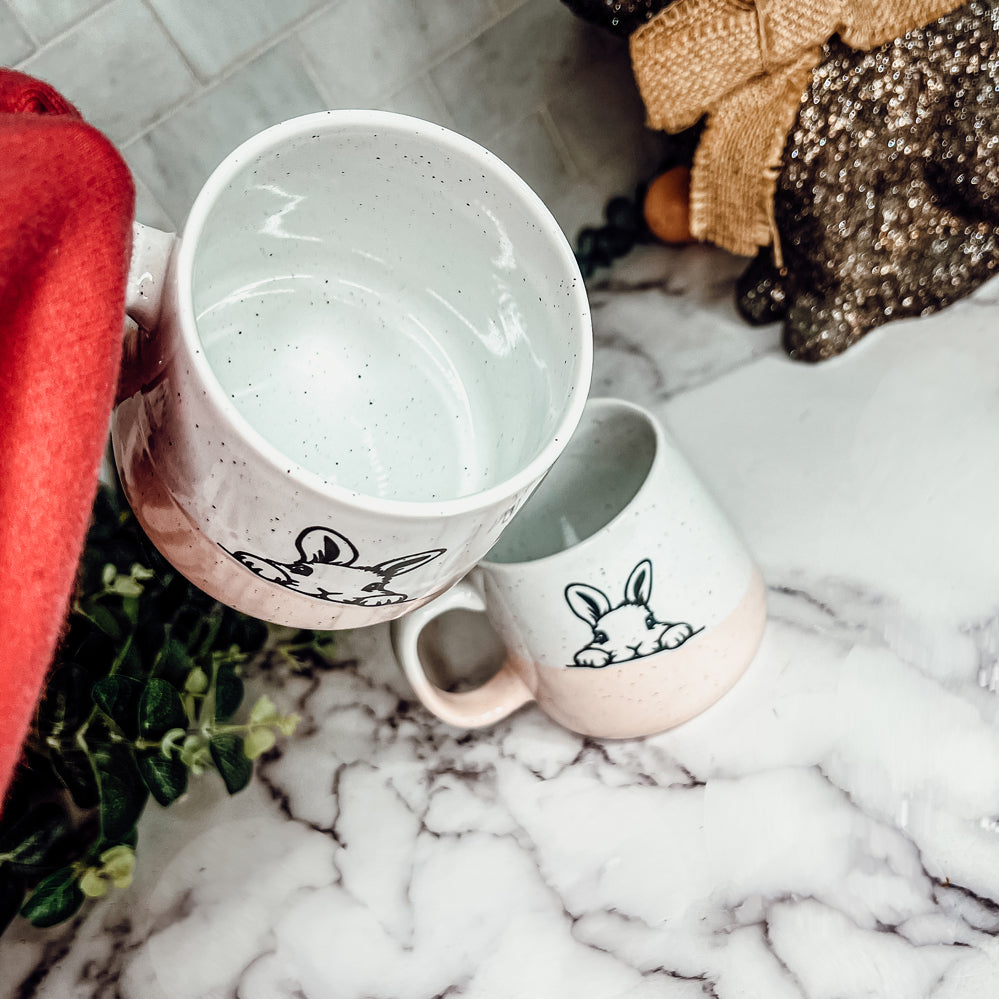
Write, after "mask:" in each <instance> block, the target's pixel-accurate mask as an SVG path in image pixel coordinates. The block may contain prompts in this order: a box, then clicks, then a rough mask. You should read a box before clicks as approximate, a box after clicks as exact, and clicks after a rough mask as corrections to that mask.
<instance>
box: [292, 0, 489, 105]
mask: <svg viewBox="0 0 999 999" xmlns="http://www.w3.org/2000/svg"><path fill="white" fill-rule="evenodd" d="M495 18H496V13H495V9H494V8H493V6H492V3H491V0H363V2H358V0H350V2H341V3H339V4H336V5H335V6H334V7H333V8H332V9H331V10H330V11H329V12H328V13H326V14H324V15H323V16H322V17H320V18H318V19H317V20H316V21H314V22H312V23H310V24H309V26H308V28H307V29H306V30H304V31H302V33H301V36H300V37H301V40H302V45H303V46H304V47H305V50H306V52H307V55H308V59H309V62H310V65H311V66H312V68H313V72H314V73H315V75H316V78H317V80H318V81H319V84H320V86H321V87H322V88H323V92H324V93H325V94H326V95H327V97H328V99H329V100H330V101H331V102H333V103H335V104H337V105H338V106H348V105H350V106H354V107H371V106H373V105H374V104H376V103H377V102H378V100H379V99H380V98H384V97H386V96H388V95H389V94H394V93H397V92H398V91H399V88H400V87H402V86H403V85H404V84H405V83H406V82H407V81H409V80H412V79H414V78H416V77H418V76H420V75H421V74H422V73H424V72H425V71H426V70H427V69H429V68H430V67H431V66H432V65H433V64H434V63H435V62H436V61H437V60H438V59H440V58H441V57H442V56H443V55H445V54H446V53H447V52H449V51H451V50H452V49H454V48H456V47H458V46H460V45H462V44H464V43H466V42H469V41H471V39H472V38H474V37H475V35H476V34H477V33H478V32H479V31H481V30H482V27H483V25H485V24H488V23H490V22H491V21H492V20H495Z"/></svg>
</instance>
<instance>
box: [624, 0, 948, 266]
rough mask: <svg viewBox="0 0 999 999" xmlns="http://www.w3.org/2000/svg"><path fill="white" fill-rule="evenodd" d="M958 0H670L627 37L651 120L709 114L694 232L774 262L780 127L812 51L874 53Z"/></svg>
mask: <svg viewBox="0 0 999 999" xmlns="http://www.w3.org/2000/svg"><path fill="white" fill-rule="evenodd" d="M965 2H966V0H755V2H754V0H677V2H676V3H674V4H672V5H671V6H669V7H667V8H666V9H665V10H663V11H662V12H661V13H659V14H658V15H657V16H656V17H654V18H653V19H652V20H651V21H649V22H647V23H646V24H645V25H643V26H642V27H641V28H639V29H638V30H637V31H635V32H634V33H633V34H632V36H631V59H632V65H633V68H634V71H635V78H636V80H637V82H638V86H639V89H640V91H641V94H642V98H643V100H644V101H645V107H646V110H647V112H648V119H649V124H650V125H651V126H652V127H653V128H659V129H663V130H665V131H667V132H677V131H680V130H682V129H684V128H688V127H689V126H690V125H693V124H694V123H695V122H697V121H699V120H700V119H701V118H702V117H703V116H705V115H707V122H706V126H705V130H704V133H703V135H702V138H701V141H700V144H699V145H698V148H697V152H696V154H695V158H694V165H693V170H692V171H691V188H690V229H691V232H692V233H693V235H694V237H695V238H697V239H701V240H707V241H709V242H712V243H715V244H717V245H718V246H722V247H724V248H725V249H727V250H731V251H732V252H733V253H738V254H743V255H747V256H748V255H751V254H753V253H755V252H756V251H757V249H758V248H759V247H761V246H767V245H768V244H770V243H773V245H774V252H775V256H776V258H777V261H778V263H780V243H779V240H778V238H777V232H776V228H775V225H774V217H773V199H774V192H775V189H776V184H777V174H778V171H779V170H780V164H781V157H782V155H783V151H784V144H785V142H786V140H787V134H788V132H789V131H790V129H791V127H792V125H793V124H794V121H795V117H796V116H797V113H798V107H799V104H800V102H801V98H802V94H803V93H804V90H805V88H806V87H807V85H808V81H809V78H810V76H811V73H812V70H813V69H814V68H815V67H816V66H817V65H818V64H819V61H820V60H821V58H822V46H823V45H824V44H825V42H827V41H828V40H829V39H830V38H831V37H832V36H833V35H834V34H839V36H840V38H841V39H842V40H843V41H844V42H845V43H846V44H847V45H850V46H851V47H852V48H855V49H864V50H867V49H872V48H875V47H876V46H878V45H883V44H884V43H885V42H887V41H890V40H891V39H893V38H898V37H901V36H902V35H904V34H905V33H906V32H908V31H911V30H913V29H914V28H918V27H921V26H923V25H926V24H929V23H931V22H932V21H935V20H936V19H937V18H939V17H942V16H943V15H944V14H948V13H950V12H951V11H953V10H956V9H957V8H958V7H960V6H962V5H963V3H965Z"/></svg>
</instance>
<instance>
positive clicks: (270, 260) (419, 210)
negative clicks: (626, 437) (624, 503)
mask: <svg viewBox="0 0 999 999" xmlns="http://www.w3.org/2000/svg"><path fill="white" fill-rule="evenodd" d="M135 245H136V252H135V254H134V259H133V281H132V284H133V288H132V297H131V301H130V302H129V306H128V307H129V312H130V315H132V317H133V318H134V319H135V321H136V322H137V323H138V325H139V326H140V327H141V328H142V329H143V330H144V331H145V332H140V333H139V334H137V335H132V336H131V337H130V338H128V340H127V341H126V348H127V349H126V362H125V366H124V375H123V379H122V391H121V392H120V399H119V402H118V405H117V407H116V409H115V412H114V415H113V418H112V438H113V442H114V454H115V460H116V464H117V466H118V470H119V473H120V476H121V480H122V483H123V486H124V489H125V492H126V495H127V497H128V500H129V502H130V503H131V505H132V507H133V509H134V510H135V513H136V516H137V518H138V520H139V523H140V524H141V526H142V528H143V529H144V530H145V532H146V534H147V535H148V536H149V537H150V539H151V540H152V541H153V543H154V544H155V545H156V547H157V548H158V549H159V550H160V552H161V553H162V554H163V555H164V556H165V557H166V558H167V559H168V560H169V561H170V562H171V563H172V564H173V565H174V566H175V567H176V568H177V569H179V570H180V571H181V572H182V573H183V574H184V575H185V576H187V577H188V578H189V579H190V580H191V581H192V582H193V583H195V584H196V585H197V586H199V587H201V588H202V589H203V590H205V591H207V592H208V593H209V594H211V595H212V596H213V597H215V598H216V599H218V600H220V601H222V602H223V603H226V604H228V605H230V606H232V607H235V608H236V609H238V610H240V611H243V612H244V613H247V614H251V615H253V616H255V617H258V618H263V619H264V620H268V621H273V622H276V623H279V624H285V625H291V626H294V627H301V628H318V629H328V628H354V627H361V626H364V625H370V624H375V623H378V622H381V621H387V620H390V619H391V618H394V617H398V616H399V615H400V614H404V613H406V612H407V611H408V610H410V609H411V608H413V607H415V606H418V605H419V604H420V603H421V602H424V601H426V600H428V599H430V598H432V597H434V596H436V595H437V594H439V593H441V592H443V591H444V590H446V589H447V588H448V587H450V586H451V585H452V584H453V583H454V582H455V581H457V580H458V579H460V578H461V577H462V576H464V575H465V574H466V573H467V572H468V570H469V569H470V568H471V567H472V566H473V565H475V563H476V562H478V561H479V559H481V558H482V556H483V555H484V554H485V552H486V551H488V550H489V548H490V547H491V546H492V545H493V544H494V542H495V541H496V540H497V538H498V537H499V535H500V533H501V531H502V529H503V527H504V526H505V524H506V523H507V522H508V521H509V519H510V517H511V516H513V513H514V512H515V511H516V510H517V509H518V508H519V507H520V505H521V504H522V503H523V502H524V500H525V499H526V497H527V496H528V495H529V494H530V492H531V490H532V489H533V488H534V487H535V486H536V485H537V483H538V482H539V480H540V479H541V478H542V477H543V476H544V474H545V472H547V470H548V469H549V467H550V466H551V464H552V462H554V460H555V459H556V457H557V456H558V455H559V454H560V453H561V451H562V449H563V448H564V447H565V444H566V442H567V441H568V439H569V437H570V436H571V434H572V431H573V429H574V427H575V426H576V423H577V421H578V420H579V416H580V414H581V412H582V409H583V404H584V402H585V399H586V393H587V390H588V387H589V380H590V370H591V364H592V344H591V331H590V318H589V306H588V303H587V298H586V292H585V289H584V287H583V281H582V278H581V276H580V274H579V269H578V267H577V265H576V261H575V258H574V256H573V254H572V250H571V248H570V246H569V245H568V243H567V241H566V239H565V237H564V235H563V234H562V232H561V230H560V229H559V227H558V225H557V223H556V222H555V220H554V219H553V218H552V216H551V214H550V213H549V212H548V210H547V209H546V208H545V206H544V205H543V204H542V203H541V201H540V200H539V199H538V198H537V196H536V195H535V194H534V193H533V192H532V191H531V190H530V188H529V187H528V186H527V185H526V184H525V183H524V182H523V181H522V180H521V179H520V178H519V177H518V176H517V175H516V174H515V173H514V172H513V171H512V170H510V169H509V167H507V166H505V165H504V164H503V163H502V162H500V160H498V159H497V158H496V157H495V156H493V155H492V154H491V153H489V152H488V151H487V150H485V149H483V148H482V147H480V146H478V145H476V144H475V143H473V142H471V141H470V140H468V139H465V138H463V137H461V136H459V135H456V134H454V133H453V132H449V131H448V130H446V129H444V128H441V127H440V126H438V125H433V124H430V123H428V122H424V121H419V120H417V119H414V118H408V117H404V116H401V115H395V114H387V113H383V112H375V111H330V112H322V113H319V114H313V115H306V116H305V117H302V118H296V119H292V120H290V121H286V122H283V123H281V124H279V125H275V126H274V127H273V128H270V129H267V130H266V131H264V132H262V133H260V134H259V135H257V136H254V137H253V138H252V139H250V140H249V141H247V142H246V143H244V144H243V145H242V146H240V147H239V148H238V149H237V150H235V151H234V152H233V153H232V154H230V155H229V156H228V157H227V158H226V159H225V161H224V162H223V163H222V164H221V165H220V166H219V167H218V168H217V169H216V171H215V172H214V173H213V174H212V176H211V177H210V178H209V179H208V181H207V183H206V184H205V186H204V188H203V189H202V191H201V193H200V194H199V195H198V197H197V199H196V201H195V203H194V206H193V208H192V209H191V212H190V216H189V218H188V221H187V224H186V226H185V229H184V232H183V235H182V236H181V238H180V239H179V240H178V239H176V238H175V237H173V236H171V235H168V234H164V233H158V232H156V231H155V230H149V229H145V228H143V227H139V229H138V231H137V235H136V241H135Z"/></svg>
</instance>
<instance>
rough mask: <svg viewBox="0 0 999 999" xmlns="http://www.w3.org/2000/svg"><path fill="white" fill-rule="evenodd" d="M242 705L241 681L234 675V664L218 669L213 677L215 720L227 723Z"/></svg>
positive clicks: (226, 664) (227, 664)
mask: <svg viewBox="0 0 999 999" xmlns="http://www.w3.org/2000/svg"><path fill="white" fill-rule="evenodd" d="M242 703H243V681H242V680H241V679H240V678H239V677H238V676H237V675H236V667H235V664H234V663H225V664H223V665H222V666H220V667H219V668H218V672H217V673H216V677H215V720H216V721H228V720H229V719H230V718H231V717H232V716H233V715H234V714H235V713H236V711H237V710H238V709H239V706H240V704H242Z"/></svg>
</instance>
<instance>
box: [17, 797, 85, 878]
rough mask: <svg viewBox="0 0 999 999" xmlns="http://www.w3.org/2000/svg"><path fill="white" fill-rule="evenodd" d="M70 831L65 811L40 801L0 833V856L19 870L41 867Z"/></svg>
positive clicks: (51, 803)
mask: <svg viewBox="0 0 999 999" xmlns="http://www.w3.org/2000/svg"><path fill="white" fill-rule="evenodd" d="M70 831H71V826H70V824H69V821H68V819H67V818H66V814H65V812H64V811H63V810H62V809H61V808H60V807H59V806H58V805H57V804H55V803H54V802H44V803H42V804H40V805H37V806H36V807H35V808H32V809H31V811H29V812H28V813H27V815H25V816H24V817H23V818H21V819H20V820H18V821H17V822H14V823H13V824H12V825H11V826H10V828H9V829H6V830H5V831H4V832H3V835H2V836H0V854H6V855H7V856H9V857H10V863H12V864H14V865H16V866H17V867H19V868H32V867H42V866H44V865H45V863H46V859H47V858H48V857H49V856H50V854H51V853H52V849H53V847H54V846H56V845H57V844H58V843H59V842H60V841H62V840H65V839H66V837H67V836H68V835H69V833H70Z"/></svg>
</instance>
